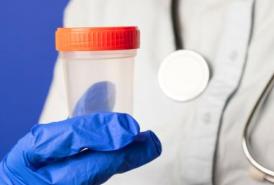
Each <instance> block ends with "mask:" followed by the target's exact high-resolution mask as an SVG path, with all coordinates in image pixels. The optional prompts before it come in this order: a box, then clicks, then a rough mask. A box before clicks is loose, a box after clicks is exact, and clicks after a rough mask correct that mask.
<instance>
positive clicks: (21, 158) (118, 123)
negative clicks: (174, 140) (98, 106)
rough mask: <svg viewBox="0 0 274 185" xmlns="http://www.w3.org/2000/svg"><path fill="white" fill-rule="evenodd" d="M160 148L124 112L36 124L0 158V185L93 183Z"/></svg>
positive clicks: (141, 162)
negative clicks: (0, 160)
mask: <svg viewBox="0 0 274 185" xmlns="http://www.w3.org/2000/svg"><path fill="white" fill-rule="evenodd" d="M160 153H161V144H160V142H159V140H158V139H157V137H156V136H155V135H154V134H153V132H151V131H147V132H142V133H140V131H139V126H138V123H137V122H136V121H135V120H134V119H133V118H132V117H131V116H129V115H127V114H119V113H94V114H92V115H88V116H83V117H76V118H73V119H69V120H66V121H62V122H58V123H52V124H48V125H36V126H34V127H33V128H32V129H31V131H30V132H29V133H28V134H27V135H26V136H25V137H24V138H22V139H21V140H20V141H19V142H18V143H17V144H16V146H15V147H14V148H13V149H12V150H11V152H10V153H9V154H8V155H7V156H6V157H5V158H4V159H3V161H2V162H1V163H0V184H1V185H53V184H56V185H57V184H58V185H98V184H102V183H104V182H105V181H107V180H108V179H109V178H110V177H111V176H112V175H114V174H117V173H123V172H126V171H128V170H131V169H134V168H137V167H139V166H142V165H144V164H146V163H148V162H150V161H152V160H153V159H155V158H156V157H158V156H159V155H160Z"/></svg>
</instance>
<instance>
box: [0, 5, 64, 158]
mask: <svg viewBox="0 0 274 185" xmlns="http://www.w3.org/2000/svg"><path fill="white" fill-rule="evenodd" d="M67 1H68V0H46V1H45V0H7V1H4V0H0V85H1V86H0V103H1V106H0V158H2V157H3V156H4V154H5V153H7V152H8V151H9V150H10V149H11V147H12V146H13V145H14V144H15V143H16V141H17V140H18V139H19V138H20V137H22V136H23V135H24V134H25V133H26V132H27V131H28V130H29V129H30V127H31V126H32V125H34V124H35V123H37V122H38V119H39V115H40V113H41V111H42V108H43V104H44V101H45V98H46V96H47V93H48V89H49V85H50V83H51V80H52V74H53V67H54V63H55V60H56V57H57V52H56V51H55V49H54V32H55V30H56V28H57V27H59V26H61V25H62V19H63V10H64V8H65V6H66V4H67Z"/></svg>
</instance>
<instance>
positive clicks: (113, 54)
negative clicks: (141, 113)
mask: <svg viewBox="0 0 274 185" xmlns="http://www.w3.org/2000/svg"><path fill="white" fill-rule="evenodd" d="M139 40H140V34H139V30H138V28H137V27H101V28H59V29H58V30H57V32H56V48H57V50H58V51H59V53H60V57H61V62H63V65H64V70H65V81H66V82H65V83H66V92H67V103H68V110H69V114H70V115H69V116H70V117H74V116H80V115H87V114H90V113H92V112H123V113H129V114H131V113H132V108H133V105H132V104H133V76H134V74H133V73H134V58H135V56H136V53H137V48H139Z"/></svg>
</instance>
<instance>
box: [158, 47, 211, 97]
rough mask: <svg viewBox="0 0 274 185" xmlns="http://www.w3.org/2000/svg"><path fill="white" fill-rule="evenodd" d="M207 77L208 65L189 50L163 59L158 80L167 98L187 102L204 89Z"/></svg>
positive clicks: (207, 80) (174, 53)
mask: <svg viewBox="0 0 274 185" xmlns="http://www.w3.org/2000/svg"><path fill="white" fill-rule="evenodd" d="M209 75H210V72H209V67H208V64H207V62H206V61H205V59H204V58H203V57H202V56H201V55H199V54H198V53H196V52H194V51H190V50H178V51H175V52H173V53H171V54H170V55H168V56H167V57H166V58H165V59H164V61H163V63H162V64H161V66H160V69H159V73H158V80H159V85H160V88H161V89H162V91H163V92H164V93H165V94H166V95H167V96H168V97H169V98H172V99H174V100H177V101H188V100H191V99H194V98H196V97H197V96H199V95H200V94H201V93H202V92H203V91H204V90H205V89H206V87H207V85H208V82H209Z"/></svg>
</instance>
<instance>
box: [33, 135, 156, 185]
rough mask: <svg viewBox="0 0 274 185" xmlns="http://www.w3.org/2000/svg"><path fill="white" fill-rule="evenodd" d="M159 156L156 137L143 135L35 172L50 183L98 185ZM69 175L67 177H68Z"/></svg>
mask: <svg viewBox="0 0 274 185" xmlns="http://www.w3.org/2000/svg"><path fill="white" fill-rule="evenodd" d="M160 154H161V143H160V141H159V140H158V138H157V137H156V135H155V134H154V133H153V132H151V131H148V132H143V133H141V134H140V135H138V136H137V138H136V140H135V141H134V142H133V143H131V144H130V145H128V146H127V147H125V148H123V149H121V150H117V151H111V152H90V151H87V152H84V153H81V154H79V155H77V156H73V157H71V158H69V159H66V160H64V161H62V162H58V163H55V164H51V165H50V166H47V167H44V168H41V169H40V170H39V171H37V173H38V174H39V175H40V176H41V177H42V178H43V179H47V180H48V181H49V182H48V183H49V184H70V183H71V182H73V184H90V185H99V184H102V183H104V182H105V181H107V180H108V179H109V178H110V177H111V176H113V175H114V174H118V173H123V172H126V171H129V170H132V169H134V168H137V167H140V166H142V165H144V164H146V163H148V162H150V161H152V160H153V159H155V158H157V157H158V156H159V155H160ZM68 174H69V175H68Z"/></svg>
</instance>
